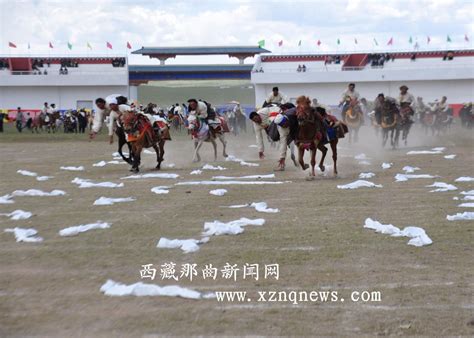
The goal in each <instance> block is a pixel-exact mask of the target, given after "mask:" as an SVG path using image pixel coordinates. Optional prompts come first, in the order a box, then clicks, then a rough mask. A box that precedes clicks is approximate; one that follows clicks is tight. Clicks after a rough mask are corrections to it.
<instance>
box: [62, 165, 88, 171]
mask: <svg viewBox="0 0 474 338" xmlns="http://www.w3.org/2000/svg"><path fill="white" fill-rule="evenodd" d="M59 169H61V170H69V171H84V167H83V166H82V165H81V166H79V167H59Z"/></svg>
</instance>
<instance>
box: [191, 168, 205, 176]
mask: <svg viewBox="0 0 474 338" xmlns="http://www.w3.org/2000/svg"><path fill="white" fill-rule="evenodd" d="M189 174H190V175H201V174H202V170H199V169H198V170H193V171H191V172H190V173H189Z"/></svg>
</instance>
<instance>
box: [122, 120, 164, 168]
mask: <svg viewBox="0 0 474 338" xmlns="http://www.w3.org/2000/svg"><path fill="white" fill-rule="evenodd" d="M151 118H153V117H152V116H151V115H150V119H151ZM120 119H121V123H122V125H123V131H124V132H125V133H126V134H127V141H126V142H128V143H129V144H130V145H131V152H130V156H131V158H132V168H131V169H130V171H132V172H135V173H137V172H139V171H140V162H141V152H142V150H143V148H153V149H155V152H156V161H157V163H158V164H157V165H156V169H158V170H159V169H160V168H161V162H163V159H164V154H165V142H166V140H171V138H170V134H169V129H168V125H167V124H166V123H164V122H162V121H160V120H158V121H154V122H153V124H152V122H151V121H150V119H149V118H148V117H147V116H146V115H144V114H141V113H138V114H136V113H134V112H132V111H128V112H124V113H123V114H122V116H121V118H120ZM160 122H161V123H160ZM122 157H123V155H122Z"/></svg>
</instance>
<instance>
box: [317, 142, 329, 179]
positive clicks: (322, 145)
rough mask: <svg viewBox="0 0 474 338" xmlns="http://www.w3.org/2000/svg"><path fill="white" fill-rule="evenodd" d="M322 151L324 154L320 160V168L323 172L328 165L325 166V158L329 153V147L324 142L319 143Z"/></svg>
mask: <svg viewBox="0 0 474 338" xmlns="http://www.w3.org/2000/svg"><path fill="white" fill-rule="evenodd" d="M317 149H319V150H320V151H321V152H322V153H323V156H322V157H321V161H319V169H321V171H322V172H324V171H325V170H326V167H325V166H324V159H325V158H326V154H327V153H328V148H326V147H325V146H324V144H322V143H318V148H317Z"/></svg>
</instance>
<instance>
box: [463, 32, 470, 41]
mask: <svg viewBox="0 0 474 338" xmlns="http://www.w3.org/2000/svg"><path fill="white" fill-rule="evenodd" d="M464 41H466V42H469V37H468V36H467V34H464Z"/></svg>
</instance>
